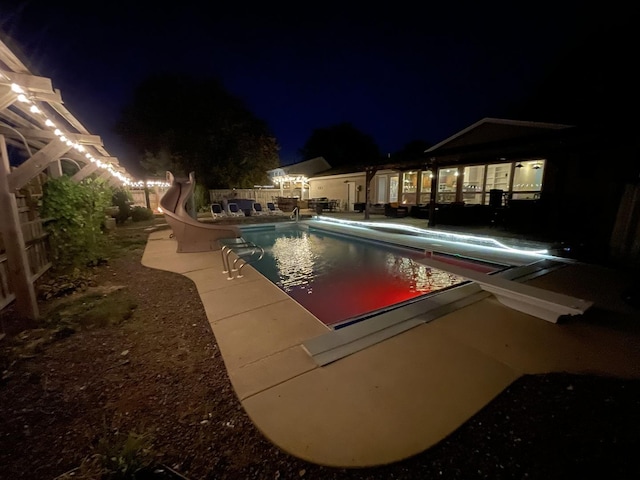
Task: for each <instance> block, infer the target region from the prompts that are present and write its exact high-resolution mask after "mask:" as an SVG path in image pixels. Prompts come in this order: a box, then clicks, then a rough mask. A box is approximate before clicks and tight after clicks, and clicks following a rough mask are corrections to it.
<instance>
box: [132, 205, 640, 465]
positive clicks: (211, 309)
mask: <svg viewBox="0 0 640 480" xmlns="http://www.w3.org/2000/svg"><path fill="white" fill-rule="evenodd" d="M357 218H358V219H361V218H362V215H358V216H357ZM377 220H378V219H376V221H377ZM403 220H405V219H403ZM406 220H407V221H414V220H416V219H406ZM395 221H398V220H395ZM422 222H423V223H424V221H422ZM169 234H170V231H169V230H161V231H156V232H153V233H151V234H150V236H149V240H148V242H147V246H146V249H145V252H144V255H143V258H142V263H143V265H145V266H147V267H151V268H157V269H161V270H168V271H172V272H177V273H180V274H182V275H185V276H186V277H188V278H190V279H191V280H192V281H193V282H194V284H195V285H196V287H197V290H198V292H199V295H200V298H201V300H202V303H203V305H204V308H205V311H206V314H207V317H208V319H209V323H210V325H211V328H212V331H213V333H214V335H215V338H216V341H217V342H218V345H219V348H220V351H221V353H222V356H223V358H224V361H225V365H226V367H227V371H228V374H229V377H230V379H231V382H232V384H233V387H234V389H235V392H236V394H237V396H238V398H239V399H240V401H241V403H242V405H243V407H244V409H245V410H246V412H247V413H248V415H249V416H250V418H251V419H252V421H253V422H254V424H255V425H256V426H257V427H258V429H259V430H261V431H262V433H263V434H264V435H265V436H266V437H267V438H268V439H269V440H271V441H272V442H273V443H274V444H275V445H277V446H278V447H280V448H281V449H283V450H284V451H286V452H288V453H290V454H292V455H294V456H297V457H299V458H302V459H304V460H307V461H310V462H313V463H317V464H321V465H328V466H340V467H363V466H372V465H381V464H387V463H392V462H395V461H398V460H401V459H404V458H407V457H410V456H412V455H414V454H416V453H419V452H421V451H423V450H425V449H428V448H430V447H432V446H434V445H435V444H437V443H438V442H439V441H441V440H442V439H443V438H445V437H446V436H447V435H449V434H450V433H452V432H453V431H454V430H456V429H457V428H458V427H459V426H460V425H462V424H463V423H464V422H466V421H467V420H468V419H469V418H471V417H472V416H473V415H474V414H475V413H477V412H478V411H479V410H480V409H482V408H483V407H484V406H485V405H486V404H487V403H489V402H490V401H491V400H492V399H493V398H495V397H496V395H498V394H499V393H500V392H501V391H503V390H504V389H505V388H506V387H507V386H509V385H510V384H511V383H512V382H513V381H514V380H516V379H517V378H518V377H520V376H521V375H523V374H529V373H545V372H571V373H590V374H598V375H604V376H614V377H622V378H640V348H638V347H639V346H640V329H639V328H638V325H637V322H635V321H634V320H635V319H636V318H637V310H633V308H632V307H630V306H629V305H627V304H625V303H624V302H623V301H622V300H621V298H620V292H621V291H622V290H623V289H624V288H626V287H627V286H628V285H629V284H630V283H629V282H631V280H632V279H631V278H630V277H628V276H625V275H623V274H622V273H621V272H617V271H614V270H610V269H607V268H604V267H599V266H595V265H583V264H568V265H567V266H566V267H564V268H561V269H559V270H555V271H553V272H551V273H549V274H547V275H543V276H539V277H537V278H535V279H533V280H531V281H529V282H528V283H529V284H531V285H535V286H538V287H541V288H546V289H550V290H554V291H557V292H561V293H565V294H568V295H574V296H576V297H581V298H587V299H589V300H592V301H594V302H595V305H594V307H593V308H592V309H591V310H589V311H588V312H587V313H586V314H585V315H583V316H581V317H573V318H572V319H571V320H569V321H566V322H563V323H560V324H551V323H548V322H545V321H543V320H540V319H538V318H534V317H531V316H529V315H526V314H523V313H520V312H517V311H515V310H512V309H510V308H507V307H504V306H503V305H501V304H500V303H498V302H497V301H496V300H495V298H493V297H488V298H485V299H482V300H480V301H478V302H476V303H474V304H472V305H469V306H467V307H464V308H461V309H459V310H456V311H455V312H452V313H450V314H448V315H445V316H443V317H441V318H438V319H436V320H433V321H431V322H429V323H424V324H421V325H418V326H416V327H414V328H412V329H410V330H408V331H405V332H403V333H400V334H398V335H396V336H393V337H392V338H388V339H386V340H384V341H382V342H380V343H377V344H375V345H372V346H370V347H368V348H366V349H364V350H361V351H359V352H357V353H354V354H352V355H349V356H347V357H345V358H342V359H340V360H338V361H335V362H333V363H330V364H328V365H325V366H322V367H320V366H318V365H317V364H316V363H315V362H314V361H313V358H312V357H311V356H310V355H309V354H308V352H307V351H306V350H305V348H304V347H303V343H304V342H305V341H307V340H309V339H312V338H315V337H318V336H320V335H322V334H324V333H326V332H327V331H328V328H327V327H326V326H325V325H324V324H322V323H320V322H319V321H318V320H317V319H316V318H315V317H313V316H312V315H311V314H310V313H308V312H307V311H306V310H304V309H303V308H302V307H300V306H299V305H298V304H297V303H296V302H294V301H293V300H292V299H291V298H290V297H288V296H287V295H286V294H285V293H284V292H282V291H281V290H280V289H278V288H277V287H276V286H275V285H273V284H272V283H271V282H269V281H268V280H266V279H265V278H264V277H262V276H261V275H260V274H258V273H257V272H256V271H255V270H253V269H252V268H251V267H250V266H247V267H245V268H244V269H243V274H244V277H243V278H240V279H237V280H234V281H232V282H230V281H228V280H227V276H226V275H225V274H223V273H222V270H223V268H222V261H221V256H220V254H219V252H207V253H176V242H175V240H173V239H171V238H170V237H169Z"/></svg>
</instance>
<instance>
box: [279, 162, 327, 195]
mask: <svg viewBox="0 0 640 480" xmlns="http://www.w3.org/2000/svg"><path fill="white" fill-rule="evenodd" d="M330 168H331V165H329V162H327V161H326V160H325V159H324V157H315V158H312V159H310V160H305V161H303V162H298V163H294V164H291V165H287V166H283V167H280V168H275V169H273V170H269V171H268V172H267V174H268V176H269V179H270V180H271V182H273V183H274V184H275V185H276V186H277V187H279V188H280V197H287V198H298V199H301V200H307V199H309V198H311V197H310V196H309V183H308V180H309V177H310V176H312V175H314V174H316V173H318V172H322V171H325V170H329V169H330Z"/></svg>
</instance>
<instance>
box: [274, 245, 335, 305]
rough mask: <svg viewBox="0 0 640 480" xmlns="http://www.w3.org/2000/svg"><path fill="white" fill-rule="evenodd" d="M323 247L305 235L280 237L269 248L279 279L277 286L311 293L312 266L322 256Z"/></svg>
mask: <svg viewBox="0 0 640 480" xmlns="http://www.w3.org/2000/svg"><path fill="white" fill-rule="evenodd" d="M322 252H323V247H322V244H320V243H319V242H317V241H314V240H313V239H312V238H311V237H310V236H309V235H308V234H307V233H302V234H301V236H300V237H280V238H277V239H276V240H275V243H274V244H273V247H271V254H272V255H273V258H274V259H275V262H276V266H277V268H278V275H279V277H280V282H279V285H280V286H281V287H282V288H283V289H284V290H285V291H287V292H288V291H290V290H291V289H292V288H293V287H298V288H306V289H307V291H308V292H309V293H311V291H312V285H311V282H312V280H313V272H314V265H315V263H316V262H317V261H318V259H319V256H320V255H322Z"/></svg>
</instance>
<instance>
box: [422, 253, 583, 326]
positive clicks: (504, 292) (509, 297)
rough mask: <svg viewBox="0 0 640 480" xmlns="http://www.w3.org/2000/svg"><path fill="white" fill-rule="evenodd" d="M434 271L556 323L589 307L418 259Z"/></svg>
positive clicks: (571, 299) (573, 299)
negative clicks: (436, 270) (441, 272)
mask: <svg viewBox="0 0 640 480" xmlns="http://www.w3.org/2000/svg"><path fill="white" fill-rule="evenodd" d="M418 261H419V262H420V263H422V264H423V265H427V266H429V267H432V268H436V269H438V270H444V271H445V272H449V273H452V274H454V275H458V276H460V277H463V278H466V279H467V280H470V281H472V282H474V283H476V284H478V285H479V286H480V288H482V289H483V290H484V291H486V292H489V293H491V294H493V295H494V296H495V297H496V299H497V300H498V301H499V302H500V303H502V304H503V305H505V306H507V307H509V308H513V309H514V310H518V311H520V312H523V313H526V314H529V315H532V316H534V317H538V318H542V319H543V320H547V321H548V322H551V323H558V320H559V319H560V317H563V316H566V315H569V316H573V315H582V314H584V313H585V312H586V311H587V310H588V309H589V308H591V307H592V306H593V302H591V301H589V300H584V299H581V298H576V297H572V296H569V295H564V294H562V293H557V292H552V291H550V290H545V289H543V288H538V287H534V286H532V285H527V284H524V283H520V282H516V281H513V280H509V279H506V278H503V277H501V276H497V275H487V274H484V273H481V272H478V271H475V270H471V269H469V268H464V267H460V266H458V265H453V264H451V263H448V262H446V261H440V260H435V259H434V258H433V255H432V257H431V258H421V259H420V260H418Z"/></svg>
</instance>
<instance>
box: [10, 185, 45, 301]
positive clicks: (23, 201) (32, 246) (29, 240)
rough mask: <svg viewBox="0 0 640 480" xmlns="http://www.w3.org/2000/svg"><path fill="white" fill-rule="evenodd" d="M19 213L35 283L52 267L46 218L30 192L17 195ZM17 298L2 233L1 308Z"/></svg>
mask: <svg viewBox="0 0 640 480" xmlns="http://www.w3.org/2000/svg"><path fill="white" fill-rule="evenodd" d="M16 203H17V205H18V215H19V218H20V225H21V227H22V235H23V237H24V243H25V252H26V254H27V259H28V261H29V273H30V281H31V283H32V284H34V283H35V282H36V281H37V280H38V279H39V278H40V277H41V276H42V274H44V273H45V272H46V271H47V270H48V269H49V268H50V267H51V249H50V246H49V234H48V232H47V231H46V230H45V228H44V224H45V223H46V219H42V218H39V217H38V213H37V208H36V207H35V205H34V203H33V200H32V198H31V196H30V195H29V194H27V195H16ZM14 300H15V293H14V291H13V288H12V286H11V283H10V276H9V265H8V259H7V254H6V252H5V247H4V242H3V239H2V234H0V310H2V309H4V308H5V307H6V306H8V305H9V304H10V303H11V302H13V301H14Z"/></svg>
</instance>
